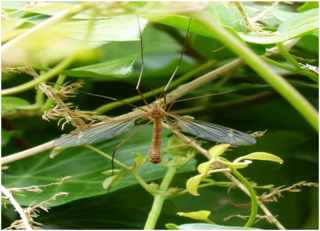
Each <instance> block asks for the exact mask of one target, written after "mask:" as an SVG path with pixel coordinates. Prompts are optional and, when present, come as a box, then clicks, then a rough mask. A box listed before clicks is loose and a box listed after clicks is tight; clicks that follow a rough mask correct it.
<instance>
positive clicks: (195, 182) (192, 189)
mask: <svg viewBox="0 0 320 231" xmlns="http://www.w3.org/2000/svg"><path fill="white" fill-rule="evenodd" d="M204 177H205V175H204V174H200V175H196V176H194V177H191V178H190V179H189V180H188V181H187V184H186V188H187V190H188V192H189V193H190V194H191V195H193V196H200V194H199V193H198V186H199V184H200V182H201V181H202V179H203V178H204Z"/></svg>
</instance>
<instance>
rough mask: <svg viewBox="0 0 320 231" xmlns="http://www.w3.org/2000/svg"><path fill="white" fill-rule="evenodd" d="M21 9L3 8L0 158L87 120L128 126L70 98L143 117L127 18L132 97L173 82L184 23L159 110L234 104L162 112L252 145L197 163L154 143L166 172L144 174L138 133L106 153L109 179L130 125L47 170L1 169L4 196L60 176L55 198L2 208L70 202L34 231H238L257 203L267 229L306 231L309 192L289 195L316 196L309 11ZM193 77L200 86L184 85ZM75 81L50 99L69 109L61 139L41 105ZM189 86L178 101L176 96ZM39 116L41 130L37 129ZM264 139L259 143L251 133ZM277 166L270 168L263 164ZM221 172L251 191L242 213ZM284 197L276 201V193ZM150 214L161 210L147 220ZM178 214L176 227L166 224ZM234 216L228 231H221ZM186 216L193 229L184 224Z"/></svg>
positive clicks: (170, 6)
mask: <svg viewBox="0 0 320 231" xmlns="http://www.w3.org/2000/svg"><path fill="white" fill-rule="evenodd" d="M28 4H29V2H14V1H5V2H2V10H3V11H2V18H3V20H2V42H3V43H4V45H3V46H2V73H3V75H2V89H4V90H3V91H2V119H3V120H2V121H3V126H2V156H3V157H6V156H10V155H11V154H13V153H18V154H19V153H20V152H21V151H22V150H25V149H29V148H31V147H38V145H44V144H46V143H47V142H49V141H52V140H54V139H56V138H58V137H59V136H60V135H61V133H69V132H71V131H72V130H74V127H73V126H71V124H72V125H75V126H77V124H80V125H79V126H84V125H83V124H84V122H86V121H87V122H88V121H89V122H90V121H101V120H106V119H107V118H105V117H102V116H99V115H96V113H100V114H105V115H106V116H108V117H114V116H119V115H122V114H124V113H132V108H131V107H129V106H127V105H125V104H122V103H119V102H113V101H111V100H110V99H109V100H108V99H105V98H101V97H96V96H93V95H88V94H85V93H81V91H84V92H90V93H93V94H99V95H104V96H108V97H112V98H117V99H121V100H123V101H126V102H129V103H132V104H134V105H137V106H142V105H144V103H143V101H142V100H141V98H140V96H139V95H138V94H137V92H136V91H135V87H136V83H137V79H138V76H139V73H140V70H141V68H142V62H141V57H140V55H141V53H140V36H139V35H140V34H139V29H138V22H137V17H136V15H139V22H140V26H141V30H142V36H143V50H144V56H143V58H144V72H143V77H142V81H141V85H140V90H141V92H142V93H144V96H145V97H146V98H147V100H148V101H149V102H150V103H151V102H152V101H153V100H154V96H153V92H152V91H150V88H152V89H154V90H153V91H154V92H155V94H157V95H160V93H161V92H162V91H163V89H164V87H165V86H166V84H167V82H168V79H169V78H170V76H171V75H172V73H173V71H174V70H175V68H176V65H177V64H178V61H179V58H180V54H181V51H182V49H183V43H184V38H185V36H186V30H187V28H188V23H189V20H190V17H192V18H193V19H192V22H191V27H190V35H189V37H188V41H187V45H186V47H185V54H184V56H183V59H182V62H181V65H180V68H179V69H178V71H177V73H176V76H175V78H174V80H173V81H172V83H171V84H170V86H169V91H168V92H172V93H173V94H172V95H170V96H172V97H171V98H174V97H175V96H176V95H175V94H174V93H176V94H180V95H179V97H181V98H182V99H183V98H192V97H197V96H203V95H211V94H214V93H220V92H225V91H230V90H234V89H240V90H239V91H236V92H231V93H228V94H222V95H217V96H212V97H204V98H199V99H194V100H190V101H185V102H178V103H175V104H174V105H173V107H172V110H171V111H170V112H172V113H173V114H178V115H191V116H193V117H195V118H196V119H197V120H202V121H207V122H211V123H215V124H221V125H223V126H227V127H231V128H234V129H237V130H240V131H244V132H247V131H250V132H251V134H252V135H253V136H256V137H257V144H255V145H253V146H247V147H237V148H233V147H232V151H231V150H230V147H227V146H223V147H224V149H223V150H220V151H217V152H216V154H214V153H212V151H211V153H210V154H208V155H207V156H204V155H202V154H203V153H202V154H200V153H198V154H196V152H195V151H194V149H193V148H190V147H187V148H186V147H185V146H184V147H181V149H179V148H178V149H175V151H172V155H171V154H170V148H171V147H172V146H173V147H176V146H177V145H176V144H175V142H172V138H171V139H170V141H169V138H170V136H171V132H169V131H167V130H165V129H164V130H163V131H162V151H163V152H164V158H165V159H167V158H169V157H170V159H169V160H165V161H163V164H162V165H161V164H157V165H153V164H151V163H149V162H148V161H146V159H147V156H148V152H149V148H150V143H151V134H152V126H151V125H149V126H147V127H146V128H144V129H143V130H141V131H140V132H139V133H138V134H137V135H135V136H134V137H132V138H131V139H130V140H128V142H126V143H125V144H124V145H123V146H121V147H120V148H119V149H118V150H117V151H116V155H115V160H116V161H115V163H114V164H115V169H114V170H113V171H111V169H112V163H111V161H110V160H109V159H108V158H110V156H112V151H113V149H114V148H115V147H116V146H117V145H118V144H120V143H121V142H122V141H123V140H124V139H126V138H127V137H129V136H130V134H132V133H133V132H135V131H137V129H139V128H141V126H142V125H141V124H138V125H136V127H135V128H133V129H132V130H130V132H126V133H124V134H122V135H120V136H117V137H115V138H112V139H110V140H107V141H103V142H100V143H97V144H94V145H92V146H86V147H75V148H68V149H67V150H63V151H61V150H59V149H56V150H55V153H51V157H54V158H53V159H52V158H50V151H51V150H48V148H47V149H45V150H44V151H41V153H40V151H38V152H39V153H35V154H36V155H34V156H31V157H28V158H23V159H19V160H16V161H12V162H10V163H5V165H6V166H9V169H8V170H5V171H4V173H3V176H2V185H3V186H5V187H6V188H21V187H30V186H32V185H38V186H40V185H50V184H52V183H53V182H60V181H61V178H64V177H66V176H71V178H70V179H69V180H68V181H67V182H66V183H65V184H62V185H51V186H50V187H47V188H44V189H43V191H42V193H41V194H36V193H33V192H25V193H23V194H24V196H23V197H18V196H14V198H15V199H16V200H17V201H18V203H19V204H20V205H21V206H24V207H26V206H30V204H31V203H32V202H34V201H36V204H39V203H41V202H43V201H47V200H49V199H50V198H52V197H53V196H54V195H55V194H57V192H67V193H68V196H66V197H58V198H57V199H56V200H53V201H50V203H48V204H46V205H45V206H46V207H47V208H48V207H50V208H51V209H50V210H49V214H47V213H43V212H41V213H40V217H38V218H37V219H36V221H37V222H41V223H42V224H43V225H44V226H43V228H44V229H142V228H143V227H148V228H156V229H164V228H168V229H197V230H199V229H219V230H220V229H224V228H226V229H249V228H247V227H246V228H244V227H243V226H244V225H245V223H246V221H244V220H242V219H239V217H240V218H247V217H246V216H250V214H251V217H250V219H252V218H254V217H255V216H253V215H252V214H253V213H255V210H254V209H253V210H251V212H250V211H248V210H246V209H248V208H249V209H250V207H251V208H254V206H257V201H254V198H256V197H255V196H254V195H255V194H256V195H257V196H258V199H260V200H261V201H263V200H264V201H267V200H268V201H267V202H271V201H277V203H268V204H266V206H267V207H268V209H269V210H270V211H271V213H272V214H273V215H274V216H276V215H278V217H276V219H277V220H278V221H279V223H281V224H282V225H283V226H284V227H285V228H287V229H317V228H318V203H317V200H318V191H317V189H315V188H311V187H304V188H302V189H301V191H299V193H296V192H297V189H296V188H297V187H301V186H314V184H311V183H299V184H296V183H297V182H301V181H308V182H318V177H317V174H316V173H317V172H318V135H317V130H318V125H317V123H318V117H317V113H316V111H315V109H314V108H316V107H317V105H318V76H317V72H316V70H317V69H316V68H315V67H316V66H317V63H318V55H319V54H318V53H319V48H318V41H319V35H318V5H317V4H315V3H314V2H312V3H311V2H306V3H294V4H293V5H287V4H281V5H279V4H278V3H277V2H274V3H271V2H269V3H267V4H268V5H261V4H256V3H253V2H242V3H241V2H235V3H229V4H223V3H218V2H205V3H200V2H176V3H172V2H48V3H45V4H42V5H41V3H40V5H37V4H36V5H28ZM242 19H243V20H242ZM214 22H216V23H217V24H215V23H214ZM217 25H220V26H221V27H220V26H217ZM221 28H222V29H221ZM223 29H225V30H223ZM228 32H229V34H228ZM225 45H226V46H225ZM237 56H238V57H241V58H242V59H243V60H244V62H245V63H246V65H245V63H244V62H243V61H241V60H238V57H237ZM258 56H260V57H261V59H260V58H258ZM302 63H303V64H302ZM266 64H268V65H266ZM305 64H308V65H305ZM310 67H312V68H310ZM34 70H35V71H34ZM214 70H216V71H217V72H214V73H219V74H218V75H216V76H214V77H212V78H211V77H210V78H211V79H209V77H208V76H207V75H205V74H206V73H211V72H212V71H214ZM203 75H205V76H203ZM281 76H282V77H283V78H282V77H281ZM200 77H201V78H200ZM202 77H204V78H203V79H205V80H206V81H203V82H201V83H199V82H196V81H199V80H200V79H202ZM78 79H82V80H84V81H85V84H83V85H82V84H81V86H82V88H81V91H78V94H74V92H73V90H72V91H71V93H70V92H68V94H65V95H63V96H62V98H64V102H72V105H71V104H67V106H68V107H69V109H70V111H72V112H73V113H74V114H73V116H72V117H74V118H71V119H70V120H69V119H66V118H64V121H63V122H65V126H64V127H65V129H64V130H63V132H61V129H60V127H58V126H57V121H54V120H52V119H53V118H55V117H59V118H58V119H60V116H61V114H59V115H58V116H57V114H54V113H57V111H59V110H60V109H61V107H60V108H59V110H56V111H54V109H55V108H54V107H52V106H53V105H57V104H59V102H57V101H56V104H54V101H53V100H52V99H47V98H46V97H45V95H44V94H43V93H42V91H43V92H45V93H47V94H48V92H50V93H52V94H53V95H54V96H57V94H58V93H57V92H58V89H59V88H61V86H62V88H63V87H66V88H65V89H67V88H68V86H69V85H64V84H65V83H66V82H70V83H76V82H77V80H78ZM191 81H194V82H191ZM261 81H263V82H261ZM189 82H191V86H190V88H187V87H186V85H183V84H187V83H189ZM54 83H56V84H54ZM50 84H51V85H50ZM197 84H198V85H197ZM252 84H253V85H252ZM36 86H38V87H37V88H36V89H35V87H36ZM44 87H46V90H44ZM41 89H42V90H41ZM48 89H50V90H48ZM190 89H192V90H190ZM182 91H185V92H184V93H182ZM67 97H68V98H67ZM70 97H72V98H70ZM53 98H54V99H55V100H59V99H60V98H61V97H60V98H59V97H57V98H55V97H53ZM171 98H169V99H171ZM61 103H63V101H61ZM73 106H76V108H75V107H73ZM75 109H76V110H75ZM73 110H74V111H73ZM78 110H79V111H78ZM80 110H81V111H80ZM134 111H135V110H134ZM44 112H47V114H46V115H47V116H46V117H45V118H46V119H49V120H50V122H48V121H44V120H43V119H42V116H43V114H44ZM50 112H51V114H50ZM48 113H49V114H48ZM79 113H81V116H79V115H80V114H79ZM133 113H134V112H133ZM64 115H65V114H64ZM69 115H70V114H69ZM86 116H87V117H86ZM73 119H76V120H77V121H75V120H73ZM80 120H81V121H82V122H83V123H82V122H79V121H80ZM60 122H61V121H60ZM63 122H61V123H60V125H62V124H63ZM266 129H267V131H266V132H265V133H263V132H259V131H265V130H266ZM257 131H258V132H257ZM252 132H254V133H252ZM167 143H169V146H168V147H167ZM201 144H202V148H203V150H209V149H210V148H211V147H212V146H213V145H214V144H213V143H210V142H203V141H201V142H200V140H199V139H196V144H195V145H197V147H199V146H200V145H201ZM178 145H181V144H178ZM219 147H221V146H215V148H219ZM51 148H52V146H51ZM227 148H229V149H227ZM38 150H40V149H38ZM42 150H43V149H42ZM211 150H212V149H211ZM226 150H227V151H226ZM225 151H226V152H225ZM60 152H61V153H60ZM186 153H187V154H186ZM269 153H272V154H269ZM97 154H99V155H97ZM195 154H196V155H195ZM221 154H223V155H222V156H221ZM106 157H107V158H106ZM206 157H207V158H210V160H209V161H208V159H207V158H206ZM233 160H234V161H233ZM249 160H250V161H249ZM253 160H254V161H253ZM256 160H264V161H256ZM265 160H267V161H265ZM2 161H4V159H2ZM269 161H273V162H269ZM282 161H283V164H281V165H280V164H278V163H274V162H279V163H282ZM213 162H214V163H215V164H220V165H221V166H222V167H221V166H218V167H217V166H216V167H217V169H218V170H219V171H216V172H214V171H215V170H212V169H211V168H212V164H213ZM252 162H253V163H252ZM3 163H4V162H3ZM221 169H228V171H222V170H221ZM197 170H198V171H197ZM110 171H111V172H110ZM221 172H223V173H227V174H230V175H231V174H232V176H235V177H236V178H238V179H239V180H241V181H242V183H243V185H245V187H246V188H247V189H248V190H249V191H250V193H249V194H251V201H250V197H248V196H247V195H246V194H245V193H244V192H243V190H240V189H239V188H237V187H235V184H234V183H233V182H232V181H229V179H228V178H227V177H226V176H229V175H223V174H222V173H221ZM110 173H113V176H110V175H108V174H110ZM199 173H200V174H199ZM213 173H216V174H213ZM110 177H111V178H110ZM146 182H147V183H146ZM151 182H153V183H151ZM187 182H188V183H187ZM139 183H140V184H139ZM283 185H286V187H285V189H281V188H282V187H281V186H283ZM291 185H293V186H292V187H291ZM170 187H171V188H170ZM280 189H281V190H280ZM159 190H160V191H161V190H162V191H165V192H166V193H165V194H164V193H159ZM272 190H275V191H272ZM279 192H280V194H277V193H279ZM281 192H282V194H281ZM290 192H291V193H290ZM294 192H295V193H294ZM269 193H270V194H269ZM199 194H200V196H198V197H196V196H195V195H199ZM267 195H269V197H268V196H267ZM276 195H280V196H282V197H280V196H279V197H277V196H276ZM259 196H260V197H259ZM157 200H158V204H157ZM155 201H156V202H155ZM160 201H162V202H164V203H163V206H162V204H161V202H160ZM249 202H252V204H250V203H249ZM247 203H249V204H247ZM156 205H161V206H160V207H158V208H155V206H156ZM6 206H7V209H4V208H3V214H2V218H3V219H2V220H3V222H2V225H3V227H2V228H5V227H9V226H10V224H11V223H12V222H14V221H15V220H19V219H20V218H19V215H18V214H16V213H15V212H14V208H13V207H12V206H10V205H9V204H7V205H6ZM256 208H257V207H256ZM150 211H156V212H160V216H159V217H157V215H154V214H149V212H150ZM196 211H199V212H200V213H197V212H196ZM252 211H253V212H252ZM178 212H180V213H179V214H180V215H184V216H185V217H180V216H178V215H177V213H178ZM190 214H191V215H190ZM239 214H241V216H240V215H239ZM305 214H309V215H308V217H306V216H305ZM236 215H239V216H238V218H229V220H228V221H227V222H223V221H224V219H225V218H227V217H233V216H236ZM255 215H257V218H259V219H260V218H261V219H262V220H261V221H259V222H257V223H255V224H253V227H255V228H260V229H274V228H275V226H274V225H272V224H270V223H268V221H270V220H268V219H271V218H270V217H269V218H266V217H263V216H264V215H265V214H264V211H262V210H261V209H260V210H258V214H255ZM192 216H195V217H202V218H201V219H202V220H201V219H200V221H197V220H192V219H190V217H191V218H194V217H192ZM264 218H266V219H264ZM250 219H249V221H250ZM267 220H268V221H267ZM271 220H272V219H271ZM146 221H147V222H146ZM203 222H207V224H204V223H203ZM213 222H214V223H215V224H217V225H214V224H212V223H213ZM271 222H272V221H271ZM146 223H147V224H146ZM246 224H247V226H251V224H250V225H248V223H246ZM154 225H155V227H153V226H154ZM218 225H219V226H218ZM278 227H279V226H278Z"/></svg>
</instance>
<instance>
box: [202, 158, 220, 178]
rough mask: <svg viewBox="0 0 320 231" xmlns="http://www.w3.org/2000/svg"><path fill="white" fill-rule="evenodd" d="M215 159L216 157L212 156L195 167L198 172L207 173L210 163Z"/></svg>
mask: <svg viewBox="0 0 320 231" xmlns="http://www.w3.org/2000/svg"><path fill="white" fill-rule="evenodd" d="M215 161H216V159H214V158H213V159H211V160H209V161H207V162H204V163H201V164H199V166H198V168H197V170H198V172H199V173H202V174H205V175H207V174H208V171H209V170H210V167H211V165H212V163H213V162H215Z"/></svg>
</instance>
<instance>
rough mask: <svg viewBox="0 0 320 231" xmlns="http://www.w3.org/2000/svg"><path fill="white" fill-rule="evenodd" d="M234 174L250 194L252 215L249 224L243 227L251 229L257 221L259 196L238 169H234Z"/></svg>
mask: <svg viewBox="0 0 320 231" xmlns="http://www.w3.org/2000/svg"><path fill="white" fill-rule="evenodd" d="M232 173H233V174H234V175H235V176H236V177H237V178H238V179H239V180H241V181H242V183H243V185H244V186H246V188H247V189H248V191H249V193H250V197H251V214H250V218H249V220H248V221H247V223H246V224H245V225H244V226H243V227H251V226H252V225H253V223H254V221H255V219H256V216H257V213H258V200H257V196H256V193H255V192H254V190H253V187H252V186H251V184H250V183H249V182H248V181H247V179H246V178H244V177H243V176H242V175H241V174H240V173H239V172H238V171H237V170H236V169H232Z"/></svg>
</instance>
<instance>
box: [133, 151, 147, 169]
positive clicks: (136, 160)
mask: <svg viewBox="0 0 320 231" xmlns="http://www.w3.org/2000/svg"><path fill="white" fill-rule="evenodd" d="M139 154H140V153H139ZM148 158H149V157H145V158H140V157H137V158H135V163H136V168H139V167H140V166H141V165H142V164H143V163H144V162H146V160H147V159H148Z"/></svg>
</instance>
